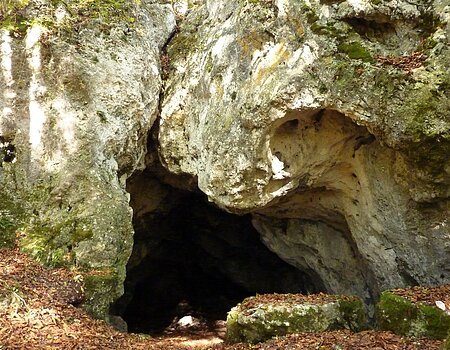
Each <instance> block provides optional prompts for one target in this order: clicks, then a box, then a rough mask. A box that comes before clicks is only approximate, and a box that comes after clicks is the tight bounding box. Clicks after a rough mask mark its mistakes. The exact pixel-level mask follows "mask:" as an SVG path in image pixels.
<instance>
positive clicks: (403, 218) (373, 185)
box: [159, 0, 450, 300]
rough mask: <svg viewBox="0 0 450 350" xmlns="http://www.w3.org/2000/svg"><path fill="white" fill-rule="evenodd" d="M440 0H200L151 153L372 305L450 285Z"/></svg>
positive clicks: (181, 36) (447, 53)
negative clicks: (398, 289) (400, 290)
mask: <svg viewBox="0 0 450 350" xmlns="http://www.w3.org/2000/svg"><path fill="white" fill-rule="evenodd" d="M449 36H450V7H449V5H448V3H447V2H445V1H440V0H436V1H420V2H419V3H414V4H412V3H410V2H406V1H397V2H391V1H380V2H378V1H377V2H375V1H370V2H369V1H318V0H314V1H302V0H285V1H264V0H261V1H235V2H230V1H220V0H219V1H206V2H205V3H204V5H203V6H200V7H199V8H197V9H194V10H192V11H191V12H190V13H189V14H188V15H187V17H186V19H185V20H184V22H183V23H182V24H181V26H180V31H179V33H178V34H177V35H176V36H175V38H174V39H173V41H172V42H171V44H170V46H169V47H168V55H169V57H170V65H171V68H172V71H171V74H170V75H169V78H168V81H167V84H166V89H165V96H164V100H163V104H162V112H161V120H160V131H159V142H160V155H161V158H162V161H163V162H164V164H165V165H166V167H167V168H168V169H169V170H170V171H171V172H173V173H176V174H184V175H186V174H187V175H191V176H192V177H194V178H197V179H198V186H199V188H200V189H201V190H202V191H203V192H205V193H206V194H207V195H208V196H209V199H210V200H211V201H213V202H214V203H216V204H217V205H218V206H220V207H222V208H225V209H226V210H228V211H231V212H237V213H248V212H252V213H255V215H254V225H255V227H256V228H257V229H258V230H259V231H260V233H261V235H262V239H263V241H264V242H265V243H266V244H267V246H268V247H270V248H271V249H272V250H273V251H275V252H276V253H277V254H278V255H279V256H281V257H282V258H283V259H285V260H286V261H288V262H290V263H291V264H293V265H295V266H297V267H299V268H300V269H302V270H303V271H310V272H311V273H315V274H317V276H318V278H319V279H321V280H322V282H323V285H324V286H325V287H326V289H327V290H328V291H329V292H334V293H344V292H351V293H356V294H357V295H359V296H361V297H362V298H364V299H366V300H370V299H373V297H374V296H376V295H378V294H379V293H380V291H381V290H383V289H386V288H389V287H392V286H403V285H411V284H436V283H443V282H448V281H450V270H449V266H450V246H449V244H448V242H449V238H450V229H449V226H448V225H449V224H448V216H449V213H450V207H449V195H450V186H449V184H450V161H449V154H450V153H449V152H450V118H449V116H450V100H449V98H448V86H449V83H450V74H449V72H450V50H449V45H448V39H449Z"/></svg>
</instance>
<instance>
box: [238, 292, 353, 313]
mask: <svg viewBox="0 0 450 350" xmlns="http://www.w3.org/2000/svg"><path fill="white" fill-rule="evenodd" d="M338 300H347V301H350V300H355V297H352V296H346V295H333V294H325V293H317V294H309V295H304V294H276V293H275V294H258V295H256V296H255V297H250V298H247V299H245V300H244V301H243V302H242V303H241V309H251V308H255V307H259V306H261V305H264V304H271V305H294V304H305V303H307V304H316V305H323V304H328V303H333V302H336V301H338Z"/></svg>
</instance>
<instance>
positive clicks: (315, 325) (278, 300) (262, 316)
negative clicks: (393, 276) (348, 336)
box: [226, 294, 367, 343]
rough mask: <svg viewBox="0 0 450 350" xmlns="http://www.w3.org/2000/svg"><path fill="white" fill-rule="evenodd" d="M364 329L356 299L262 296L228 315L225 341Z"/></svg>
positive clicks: (247, 300) (365, 321)
mask: <svg viewBox="0 0 450 350" xmlns="http://www.w3.org/2000/svg"><path fill="white" fill-rule="evenodd" d="M365 327H367V319H366V315H365V311H364V307H363V303H362V301H361V300H360V299H358V298H355V297H347V296H336V295H325V294H317V295H314V294H311V295H309V296H304V295H301V294H265V295H257V296H256V297H250V298H247V299H245V300H244V301H243V302H242V303H240V304H238V305H237V306H236V307H234V308H233V309H232V310H231V311H230V312H229V313H228V317H227V334H226V339H227V342H229V343H239V342H248V343H257V342H261V341H265V340H267V339H270V338H272V337H275V336H283V335H286V334H291V333H301V332H316V333H317V332H324V331H330V330H335V329H351V330H353V331H360V330H363V329H364V328H365Z"/></svg>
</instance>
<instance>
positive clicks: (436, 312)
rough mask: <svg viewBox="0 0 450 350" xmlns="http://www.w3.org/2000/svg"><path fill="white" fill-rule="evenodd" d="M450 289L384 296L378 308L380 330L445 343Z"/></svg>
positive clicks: (449, 326) (448, 329)
mask: <svg viewBox="0 0 450 350" xmlns="http://www.w3.org/2000/svg"><path fill="white" fill-rule="evenodd" d="M449 289H450V286H449V285H446V286H440V287H437V288H424V287H415V288H413V289H403V290H402V289H397V290H391V291H385V292H383V293H382V294H381V297H380V301H379V302H378V304H377V312H376V321H377V325H378V328H379V329H380V330H386V331H392V332H394V333H396V334H401V335H407V336H414V337H428V338H432V339H445V338H446V337H447V335H449V334H450V304H449V298H448V290H449Z"/></svg>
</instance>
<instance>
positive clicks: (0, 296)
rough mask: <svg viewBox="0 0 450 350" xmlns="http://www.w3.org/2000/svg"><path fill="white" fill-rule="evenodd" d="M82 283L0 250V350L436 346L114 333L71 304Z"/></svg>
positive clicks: (376, 335) (356, 338) (211, 331)
mask: <svg viewBox="0 0 450 350" xmlns="http://www.w3.org/2000/svg"><path fill="white" fill-rule="evenodd" d="M82 281H83V278H82V276H81V275H80V273H79V272H76V271H68V270H65V269H48V268H45V267H43V266H41V265H39V264H38V263H36V262H35V261H33V260H31V259H30V258H29V257H27V256H26V255H24V254H22V253H20V252H19V251H18V250H17V249H3V250H0V306H1V307H0V349H9V350H15V349H17V350H19V349H21V350H28V349H29V350H39V349H64V350H66V349H68V350H69V349H73V350H91V349H92V350H94V349H108V350H109V349H121V350H122V349H124V350H125V349H136V350H139V349H146V350H192V349H216V350H248V349H254V350H257V349H260V350H274V349H292V350H296V349H298V350H300V349H301V350H309V349H311V350H312V349H314V350H320V349H331V350H356V349H358V350H368V349H371V350H384V349H386V350H387V349H389V350H419V349H427V350H437V349H439V347H440V345H441V344H442V342H440V341H436V340H415V339H410V338H405V337H400V336H397V335H395V334H393V333H389V332H375V331H368V332H361V333H351V332H350V331H346V330H344V331H334V332H324V333H320V334H314V333H302V334H293V335H289V336H286V337H280V338H276V339H273V340H270V341H268V342H265V343H261V344H256V345H249V344H235V345H227V344H220V345H213V344H215V343H217V342H219V341H220V338H219V337H217V333H216V332H217V330H222V331H223V330H224V329H223V328H224V327H223V326H224V325H223V323H220V324H214V325H213V326H212V327H206V328H200V329H195V331H196V333H195V334H194V333H193V334H189V333H188V332H187V333H186V334H183V333H182V332H177V330H174V331H170V332H168V333H167V334H165V335H163V336H161V337H157V338H153V337H150V336H147V335H137V334H126V333H120V332H118V331H116V330H115V329H113V328H112V327H111V326H109V325H108V324H106V323H105V322H103V321H100V320H94V319H92V318H90V317H89V316H88V315H87V314H86V313H85V312H84V311H83V310H81V309H79V308H77V307H75V306H74V305H73V304H76V303H77V302H79V301H80V300H81V299H82V297H83V296H82V284H81V283H82ZM413 290H414V293H411V292H410V291H408V290H396V293H397V294H398V293H400V294H403V295H405V296H407V297H408V298H413V299H414V300H416V301H417V302H427V303H432V302H433V303H434V298H435V297H431V296H430V295H429V294H432V293H437V294H436V295H437V297H438V299H439V300H444V299H445V298H444V296H446V295H447V296H448V295H449V286H446V287H445V286H443V287H442V289H439V288H438V289H429V288H428V289H427V288H425V289H424V288H423V287H421V288H413ZM403 295H402V296H403ZM337 298H340V299H342V297H341V296H339V297H337V296H332V295H327V294H316V295H312V296H301V295H297V294H288V295H280V294H268V295H259V296H257V297H256V298H253V299H250V300H252V301H250V303H256V304H257V303H258V302H260V301H263V300H266V301H267V300H270V301H272V302H286V301H289V302H292V301H296V302H299V301H302V302H305V301H307V302H313V303H324V302H330V301H335V300H336V299H337ZM445 300H447V299H445ZM247 302H249V301H247ZM256 304H255V305H256Z"/></svg>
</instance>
